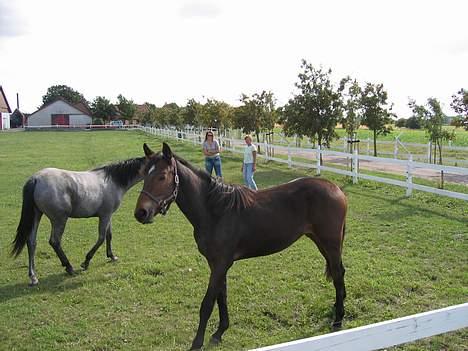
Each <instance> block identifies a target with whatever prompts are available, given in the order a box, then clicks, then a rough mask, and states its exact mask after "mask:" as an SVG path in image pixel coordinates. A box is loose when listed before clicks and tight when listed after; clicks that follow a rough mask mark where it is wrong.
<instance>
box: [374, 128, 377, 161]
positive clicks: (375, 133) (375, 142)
mask: <svg viewBox="0 0 468 351" xmlns="http://www.w3.org/2000/svg"><path fill="white" fill-rule="evenodd" d="M374 156H375V157H377V130H375V129H374Z"/></svg>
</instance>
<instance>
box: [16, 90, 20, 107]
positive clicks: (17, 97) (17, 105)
mask: <svg viewBox="0 0 468 351" xmlns="http://www.w3.org/2000/svg"><path fill="white" fill-rule="evenodd" d="M16 108H17V109H18V111H19V94H18V93H16Z"/></svg>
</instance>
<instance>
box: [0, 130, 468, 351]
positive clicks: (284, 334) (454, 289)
mask: <svg viewBox="0 0 468 351" xmlns="http://www.w3.org/2000/svg"><path fill="white" fill-rule="evenodd" d="M143 142H147V143H149V144H150V145H151V146H153V147H154V148H155V149H158V148H160V145H161V140H159V139H156V138H153V137H150V136H147V135H144V134H142V133H139V132H136V131H132V132H119V131H112V132H102V131H101V132H23V133H21V132H17V133H0V199H1V201H0V350H99V351H104V350H186V349H188V348H189V346H190V343H191V341H192V338H193V336H194V333H195V330H196V327H197V323H198V310H199V304H200V302H201V299H202V296H203V294H204V292H205V289H206V283H207V281H208V267H207V264H206V262H205V260H204V258H203V257H202V256H201V255H200V254H199V253H198V250H197V248H196V244H195V241H194V239H193V236H192V228H191V225H190V224H189V222H188V221H187V220H186V219H185V217H184V216H183V215H182V213H181V212H180V211H179V209H178V208H177V206H172V207H171V210H170V211H169V213H168V215H167V216H166V217H158V218H157V219H156V221H155V223H154V224H152V225H151V226H143V225H141V224H139V223H137V222H136V221H135V219H134V218H133V209H134V206H135V203H136V198H137V195H138V192H139V190H140V189H141V185H137V186H135V187H134V188H133V189H132V190H131V191H130V192H129V193H128V194H127V196H126V198H125V199H124V201H123V203H122V206H121V208H120V209H119V210H118V211H117V212H116V213H115V215H114V217H113V231H114V240H113V246H114V252H115V254H116V255H118V256H119V257H120V260H119V261H118V262H117V263H115V264H113V263H108V262H107V259H106V258H105V249H103V248H101V249H100V251H98V253H97V254H96V256H95V258H94V260H93V261H92V262H91V265H90V268H89V270H88V271H86V272H82V273H80V274H79V275H77V276H75V277H68V276H67V275H66V274H65V272H64V270H63V268H62V267H61V266H60V263H59V260H58V258H57V257H56V256H55V253H54V252H53V250H52V248H51V247H50V246H49V244H48V237H49V231H50V225H49V223H48V220H47V219H43V221H42V223H41V226H40V228H39V235H38V248H37V260H36V266H37V273H38V278H39V286H37V287H34V288H29V287H28V286H27V284H28V281H29V279H28V276H27V255H26V253H23V254H21V256H20V257H19V258H18V259H17V260H13V259H12V258H11V257H9V255H8V253H9V250H10V242H11V241H12V240H13V237H14V235H15V230H16V226H17V223H18V220H19V214H20V210H21V192H22V186H23V184H24V182H25V181H26V179H27V178H28V177H29V176H30V175H31V174H33V173H34V172H36V171H37V170H39V169H41V168H44V167H51V166H53V167H60V168H67V169H73V170H85V169H89V168H92V167H95V166H97V165H100V164H103V163H107V162H109V161H116V160H122V159H126V158H129V157H135V156H140V155H142V153H143V152H142V144H143ZM170 144H171V147H172V148H173V150H175V151H176V152H177V153H178V154H180V155H181V156H182V157H184V158H186V159H188V160H189V161H191V162H193V163H195V164H197V165H200V166H201V165H202V154H201V152H200V151H199V150H198V149H197V148H194V147H193V146H192V145H188V144H177V143H175V142H174V141H170ZM239 168H240V158H239V156H237V155H233V154H228V153H226V154H224V155H223V172H224V174H225V179H226V181H228V182H234V183H240V182H241V174H240V171H239ZM311 174H312V173H307V172H306V171H304V170H290V169H288V168H287V167H285V166H284V167H283V166H280V165H275V164H271V163H269V164H265V165H260V166H259V169H258V171H257V173H256V181H257V184H258V185H259V186H260V187H261V188H265V187H269V186H273V185H275V184H278V183H283V182H286V181H289V180H291V179H294V178H296V177H299V176H304V175H311ZM323 176H324V177H326V178H329V179H330V180H332V181H335V182H336V183H338V184H339V185H340V186H342V187H343V189H344V191H345V192H346V194H347V196H348V199H349V214H348V220H347V234H346V240H345V243H344V265H345V267H346V269H347V272H346V277H345V278H346V283H347V292H348V297H347V300H346V301H345V307H346V316H345V322H344V327H345V328H353V327H357V326H361V325H366V324H369V323H374V322H378V321H383V320H387V319H391V318H396V317H401V316H406V315H410V314H413V313H418V312H423V311H428V310H432V309H436V308H441V307H445V306H450V305H454V304H458V303H463V302H466V301H467V296H468V272H467V266H468V206H467V203H466V202H463V201H461V200H455V199H450V198H444V197H438V196H435V195H432V194H427V193H420V192H415V194H414V196H413V197H411V198H406V197H404V189H401V188H397V187H393V186H387V185H383V184H378V183H373V182H366V181H363V182H360V183H359V184H357V185H352V184H350V183H349V181H348V180H347V179H346V178H344V177H340V176H335V175H331V174H327V173H324V175H323ZM96 238H97V219H75V220H70V221H69V222H68V225H67V228H66V231H65V235H64V240H63V246H64V250H65V252H66V253H67V254H68V256H69V258H70V260H71V262H72V264H74V266H75V268H76V269H78V268H79V264H80V263H81V262H82V261H83V258H84V255H85V254H86V252H87V251H88V250H89V248H90V247H91V246H92V245H93V244H94V243H95V241H96ZM323 269H324V262H323V259H322V257H321V256H320V254H319V252H318V250H317V249H316V247H315V246H314V245H313V244H312V243H311V242H310V241H309V240H308V239H301V240H299V241H298V242H297V243H296V244H294V245H293V246H292V247H291V248H289V249H288V250H286V251H284V252H282V253H279V254H276V255H272V256H268V257H263V258H257V259H251V260H246V261H243V262H237V263H236V264H235V265H234V266H233V267H232V268H231V270H230V271H229V274H228V304H229V310H230V317H231V327H230V329H229V330H228V331H227V332H226V334H225V336H224V341H223V344H222V345H221V346H220V347H213V348H208V349H213V350H246V349H250V348H254V347H260V346H266V345H269V344H275V343H279V342H284V341H289V340H293V339H298V338H303V337H309V336H313V335H319V334H323V333H327V332H329V325H330V323H331V321H332V310H331V307H332V304H333V302H334V289H333V287H332V284H331V283H329V282H327V281H326V280H325V278H324V276H323ZM217 316H218V314H217V311H216V310H215V311H214V312H213V315H212V318H211V320H210V323H209V326H208V329H207V337H208V335H210V334H211V332H212V331H214V329H215V328H216V325H217ZM206 340H208V339H206ZM466 349H468V331H467V330H461V331H458V332H455V333H451V334H446V335H443V336H437V337H433V338H429V339H425V340H422V341H420V342H417V343H412V344H407V345H405V346H402V347H399V348H397V350H411V351H416V350H460V351H461V350H466Z"/></svg>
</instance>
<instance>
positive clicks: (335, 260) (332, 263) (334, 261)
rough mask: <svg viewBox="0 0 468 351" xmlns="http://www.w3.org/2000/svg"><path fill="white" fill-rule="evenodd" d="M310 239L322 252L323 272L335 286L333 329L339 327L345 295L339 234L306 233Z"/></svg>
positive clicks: (342, 315)
mask: <svg viewBox="0 0 468 351" xmlns="http://www.w3.org/2000/svg"><path fill="white" fill-rule="evenodd" d="M307 236H308V237H309V238H310V239H312V240H313V241H314V242H315V244H316V245H317V248H318V249H319V251H320V252H321V253H322V255H323V257H324V258H325V261H326V268H325V274H326V276H327V278H330V279H331V280H333V285H334V287H335V293H336V298H335V320H334V322H333V325H332V327H333V329H339V328H341V325H342V322H343V317H344V299H345V297H346V287H345V282H344V274H345V269H344V267H343V263H342V261H341V238H342V237H341V235H337V236H326V239H328V240H326V239H325V240H324V239H323V238H325V237H324V236H321V237H320V238H321V239H319V237H318V236H317V235H315V234H312V233H311V234H307Z"/></svg>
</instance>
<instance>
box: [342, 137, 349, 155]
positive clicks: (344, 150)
mask: <svg viewBox="0 0 468 351" xmlns="http://www.w3.org/2000/svg"><path fill="white" fill-rule="evenodd" d="M347 144H348V140H347V139H346V137H344V138H343V152H346V145H347Z"/></svg>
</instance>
